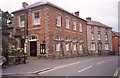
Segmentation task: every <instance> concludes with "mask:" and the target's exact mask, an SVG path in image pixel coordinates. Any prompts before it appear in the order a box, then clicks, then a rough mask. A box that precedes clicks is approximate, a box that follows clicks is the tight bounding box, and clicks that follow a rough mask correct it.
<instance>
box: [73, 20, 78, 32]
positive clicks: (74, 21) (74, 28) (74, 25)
mask: <svg viewBox="0 0 120 78" xmlns="http://www.w3.org/2000/svg"><path fill="white" fill-rule="evenodd" d="M76 25H77V24H76V20H73V30H77V29H76Z"/></svg>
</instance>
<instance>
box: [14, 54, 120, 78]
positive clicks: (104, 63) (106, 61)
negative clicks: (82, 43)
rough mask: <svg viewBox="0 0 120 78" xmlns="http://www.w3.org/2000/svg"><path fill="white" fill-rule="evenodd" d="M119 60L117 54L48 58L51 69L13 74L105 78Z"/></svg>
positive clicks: (111, 73) (115, 67) (110, 73)
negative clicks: (98, 77)
mask: <svg viewBox="0 0 120 78" xmlns="http://www.w3.org/2000/svg"><path fill="white" fill-rule="evenodd" d="M119 60H120V57H119V58H118V56H101V57H83V58H82V57H78V58H69V59H62V60H52V61H51V60H49V61H48V62H47V63H49V64H50V66H51V69H48V70H45V71H42V72H37V73H32V74H23V75H14V76H24V77H22V78H27V77H25V76H32V77H33V76H34V77H35V78H36V77H42V78H44V76H64V77H63V78H71V77H70V76H78V78H79V76H88V77H90V76H94V78H97V77H95V76H104V77H101V78H107V77H105V76H110V78H112V76H113V75H115V72H116V70H117V69H118V67H119V66H120V65H119V64H118V62H119ZM52 64H53V65H52ZM38 71H39V70H38ZM28 78H29V77H28ZM45 78H46V77H45ZM51 78H54V77H51ZM55 78H56V77H55ZM57 78H59V77H57ZM73 78H75V77H73ZM83 78H84V77H83Z"/></svg>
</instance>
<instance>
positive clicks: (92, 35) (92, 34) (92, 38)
mask: <svg viewBox="0 0 120 78" xmlns="http://www.w3.org/2000/svg"><path fill="white" fill-rule="evenodd" d="M91 40H94V33H93V32H92V33H91Z"/></svg>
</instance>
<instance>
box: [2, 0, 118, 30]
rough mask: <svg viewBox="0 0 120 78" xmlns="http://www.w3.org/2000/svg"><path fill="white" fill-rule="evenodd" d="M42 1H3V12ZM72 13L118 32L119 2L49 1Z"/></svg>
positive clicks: (90, 0) (112, 0) (106, 0)
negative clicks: (24, 3) (23, 4)
mask: <svg viewBox="0 0 120 78" xmlns="http://www.w3.org/2000/svg"><path fill="white" fill-rule="evenodd" d="M38 1H41V0H10V1H8V0H1V1H0V8H1V10H2V11H9V12H10V13H11V12H13V11H15V10H18V9H20V8H21V7H22V2H27V3H28V4H29V5H30V4H33V3H35V2H38ZM47 1H49V2H51V3H53V4H55V5H57V6H59V7H61V8H63V9H65V10H67V11H68V12H70V13H74V12H76V11H79V12H80V14H79V15H80V18H83V19H86V17H91V18H92V20H94V21H99V22H101V23H103V24H105V25H107V26H110V27H112V28H113V30H114V31H118V2H119V0H47Z"/></svg>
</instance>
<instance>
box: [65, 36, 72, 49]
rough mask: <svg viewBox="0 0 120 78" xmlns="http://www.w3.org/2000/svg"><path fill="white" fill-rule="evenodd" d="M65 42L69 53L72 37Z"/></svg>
mask: <svg viewBox="0 0 120 78" xmlns="http://www.w3.org/2000/svg"><path fill="white" fill-rule="evenodd" d="M65 41H66V42H67V43H66V51H69V48H70V43H69V42H70V41H71V39H70V37H66V38H65Z"/></svg>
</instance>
